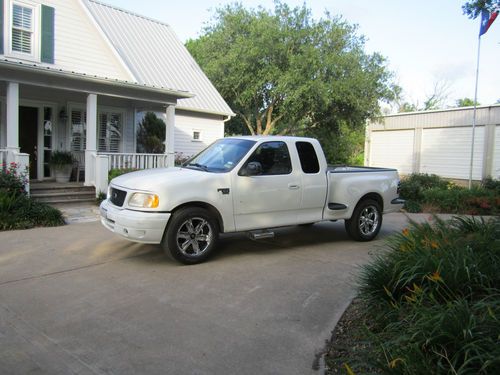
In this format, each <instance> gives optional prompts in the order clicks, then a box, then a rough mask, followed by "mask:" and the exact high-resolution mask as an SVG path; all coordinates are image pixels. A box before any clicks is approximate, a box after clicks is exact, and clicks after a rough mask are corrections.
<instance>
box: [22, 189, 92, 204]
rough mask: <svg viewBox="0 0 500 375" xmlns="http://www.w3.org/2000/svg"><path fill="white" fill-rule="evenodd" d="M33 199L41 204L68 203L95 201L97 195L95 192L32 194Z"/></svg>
mask: <svg viewBox="0 0 500 375" xmlns="http://www.w3.org/2000/svg"><path fill="white" fill-rule="evenodd" d="M31 197H32V198H33V199H35V200H37V201H39V202H45V203H49V202H55V201H57V202H59V201H61V202H67V201H72V202H74V201H79V202H82V201H95V193H93V192H72V191H70V192H50V193H42V194H39V193H37V194H31Z"/></svg>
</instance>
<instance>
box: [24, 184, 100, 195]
mask: <svg viewBox="0 0 500 375" xmlns="http://www.w3.org/2000/svg"><path fill="white" fill-rule="evenodd" d="M45 194H94V196H95V189H94V188H93V187H87V186H85V187H61V188H57V189H53V188H38V189H30V195H31V196H33V197H35V196H39V195H45Z"/></svg>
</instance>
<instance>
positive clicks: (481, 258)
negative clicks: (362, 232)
mask: <svg viewBox="0 0 500 375" xmlns="http://www.w3.org/2000/svg"><path fill="white" fill-rule="evenodd" d="M499 269H500V219H499V218H498V217H496V218H493V219H492V220H489V221H484V220H481V219H473V218H454V219H453V220H451V221H449V222H445V221H442V220H439V219H437V218H435V222H434V223H433V224H429V223H423V224H418V223H415V222H412V223H411V224H410V226H409V228H407V229H405V230H404V231H403V232H402V233H401V234H398V235H396V236H394V237H392V238H391V239H390V240H389V242H388V245H387V250H386V251H385V252H383V253H381V254H380V255H378V256H377V257H376V258H375V259H374V260H373V261H372V262H371V263H370V264H369V265H367V266H365V267H363V269H362V272H361V276H360V279H359V295H360V298H361V300H362V301H363V303H364V304H365V305H366V306H370V308H369V309H367V310H366V316H365V319H366V320H367V321H370V322H371V323H372V324H371V326H370V330H369V331H370V334H371V335H372V337H371V339H372V342H373V343H374V345H373V348H374V353H373V355H372V356H371V357H375V358H377V362H378V367H379V369H380V371H381V372H382V373H387V374H430V373H432V374H497V373H500V290H499V289H498V287H499V286H500V272H499ZM354 372H356V369H354Z"/></svg>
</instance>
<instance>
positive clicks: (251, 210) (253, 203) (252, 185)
mask: <svg viewBox="0 0 500 375" xmlns="http://www.w3.org/2000/svg"><path fill="white" fill-rule="evenodd" d="M300 174H301V173H300V171H299V170H297V168H295V169H294V168H292V161H291V158H290V152H289V150H288V146H287V144H286V143H285V142H282V141H271V142H264V143H262V144H260V145H259V146H258V147H257V148H256V149H255V151H254V152H253V153H252V154H251V155H250V156H249V157H248V159H247V160H246V161H245V162H244V164H243V166H242V168H241V169H240V170H239V171H238V173H237V174H234V175H233V182H232V186H233V200H234V202H233V204H234V218H235V224H236V230H238V231H241V230H251V229H259V228H272V227H278V226H283V225H291V224H296V223H297V215H298V211H299V209H300V202H301V196H302V193H301V178H300Z"/></svg>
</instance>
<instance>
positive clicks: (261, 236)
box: [248, 230, 274, 240]
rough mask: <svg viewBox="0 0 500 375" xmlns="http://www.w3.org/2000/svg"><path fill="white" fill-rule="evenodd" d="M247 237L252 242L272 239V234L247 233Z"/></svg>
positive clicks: (265, 232) (263, 232)
mask: <svg viewBox="0 0 500 375" xmlns="http://www.w3.org/2000/svg"><path fill="white" fill-rule="evenodd" d="M248 236H249V237H250V239H252V240H263V239H265V238H274V232H271V231H264V230H263V231H258V232H248Z"/></svg>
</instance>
